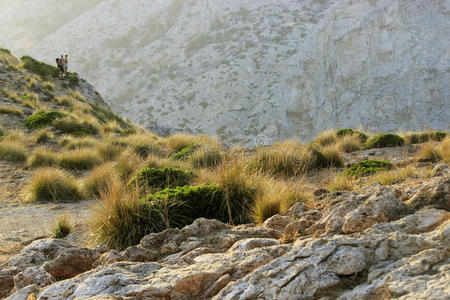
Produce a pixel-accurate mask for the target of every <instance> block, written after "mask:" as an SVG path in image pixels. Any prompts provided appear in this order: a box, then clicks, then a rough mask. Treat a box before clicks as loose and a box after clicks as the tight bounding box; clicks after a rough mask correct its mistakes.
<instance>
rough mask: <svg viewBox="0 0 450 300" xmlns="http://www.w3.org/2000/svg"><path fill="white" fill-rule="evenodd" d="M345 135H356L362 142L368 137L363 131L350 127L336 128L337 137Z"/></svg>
mask: <svg viewBox="0 0 450 300" xmlns="http://www.w3.org/2000/svg"><path fill="white" fill-rule="evenodd" d="M347 135H357V136H358V138H359V140H360V141H361V142H362V143H365V142H366V141H367V138H368V136H367V135H366V134H365V133H363V132H361V131H359V130H353V129H351V128H342V129H338V130H336V136H337V137H338V138H341V137H344V136H347Z"/></svg>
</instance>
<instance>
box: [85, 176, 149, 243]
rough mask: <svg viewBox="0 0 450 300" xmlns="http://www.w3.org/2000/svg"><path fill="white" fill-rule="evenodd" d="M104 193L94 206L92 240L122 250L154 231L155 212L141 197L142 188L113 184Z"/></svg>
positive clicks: (91, 229)
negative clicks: (124, 187)
mask: <svg viewBox="0 0 450 300" xmlns="http://www.w3.org/2000/svg"><path fill="white" fill-rule="evenodd" d="M100 197H101V201H100V202H99V203H97V204H95V205H94V206H93V209H92V216H91V222H90V224H89V228H90V232H91V235H90V237H91V241H90V242H91V244H93V245H98V244H104V245H106V246H108V247H109V248H112V249H116V250H119V251H120V250H123V249H125V248H127V247H128V246H131V245H136V244H137V243H139V241H140V240H141V238H142V237H143V236H145V235H147V234H149V233H151V232H152V223H153V222H152V219H153V217H154V214H152V213H151V212H150V208H149V205H148V204H147V203H144V202H142V201H141V196H140V193H139V192H138V191H126V190H125V189H123V187H122V185H121V184H113V185H112V186H110V188H109V189H108V190H107V191H106V192H102V193H101V196H100Z"/></svg>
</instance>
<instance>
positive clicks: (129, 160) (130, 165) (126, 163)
mask: <svg viewBox="0 0 450 300" xmlns="http://www.w3.org/2000/svg"><path fill="white" fill-rule="evenodd" d="M142 162H143V161H142V159H141V157H140V156H139V155H137V154H136V152H134V151H133V150H132V149H126V150H125V151H123V152H122V153H121V154H120V155H119V157H118V159H117V161H116V169H117V173H118V174H119V177H120V179H122V181H123V182H128V181H129V180H130V179H131V177H132V176H133V174H134V172H136V170H138V169H139V168H140V167H141V166H142ZM149 167H153V166H149Z"/></svg>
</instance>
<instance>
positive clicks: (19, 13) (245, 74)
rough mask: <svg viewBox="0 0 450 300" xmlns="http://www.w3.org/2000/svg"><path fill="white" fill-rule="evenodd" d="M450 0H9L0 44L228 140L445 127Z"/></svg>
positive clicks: (176, 123) (139, 114)
mask: <svg viewBox="0 0 450 300" xmlns="http://www.w3.org/2000/svg"><path fill="white" fill-rule="evenodd" d="M449 15H450V0H427V1H423V0H410V1H405V0H358V1H355V0H334V1H333V0H246V1H242V0H226V1H224V0H153V1H150V0H147V1H144V0H103V1H102V0H65V1H59V0H0V44H1V45H2V46H3V47H6V48H10V49H11V50H13V51H15V52H16V53H19V54H31V55H32V56H35V57H36V58H38V59H40V60H44V61H47V62H49V63H54V58H56V57H57V56H58V55H59V54H62V53H68V54H69V57H70V62H71V65H70V68H71V70H73V71H76V72H78V73H80V74H81V76H82V77H84V78H87V79H88V80H89V81H90V82H91V83H93V84H94V85H95V86H96V88H97V89H98V90H99V91H100V92H101V93H102V94H103V95H104V96H105V98H106V99H107V100H108V101H109V103H110V104H111V106H112V107H113V108H114V109H115V110H116V111H117V112H118V113H120V114H122V115H124V116H126V117H129V118H131V119H132V120H134V121H136V122H138V123H140V124H142V125H145V126H147V127H150V128H152V127H153V128H155V127H156V128H157V129H159V130H161V129H164V128H172V129H174V130H182V131H191V132H195V133H212V134H217V135H219V136H221V137H222V138H223V139H224V140H226V141H229V142H231V143H240V142H242V143H243V144H247V145H251V144H252V143H253V141H254V137H255V136H257V135H259V134H261V135H264V136H266V137H267V138H268V140H269V141H273V140H277V139H284V138H289V137H294V138H300V139H303V140H308V139H310V138H311V137H313V136H314V135H316V134H317V133H318V132H320V131H321V130H323V129H324V128H328V127H336V128H337V127H359V126H362V127H364V128H366V129H367V130H372V131H377V130H380V131H391V130H393V131H397V130H400V129H405V130H407V129H412V130H417V129H425V128H433V129H448V125H449V122H448V120H449V119H450V100H449V99H450V92H449V82H450V76H449V70H450V43H449V36H450V18H449Z"/></svg>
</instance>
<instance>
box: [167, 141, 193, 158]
mask: <svg viewBox="0 0 450 300" xmlns="http://www.w3.org/2000/svg"><path fill="white" fill-rule="evenodd" d="M197 148H198V145H197V144H195V143H192V144H189V145H188V146H186V147H184V148H182V149H181V150H180V151H178V152H176V153H174V154H172V155H171V158H172V159H174V160H186V159H187V158H188V157H189V156H190V155H191V154H192V153H194V152H195V150H197Z"/></svg>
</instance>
